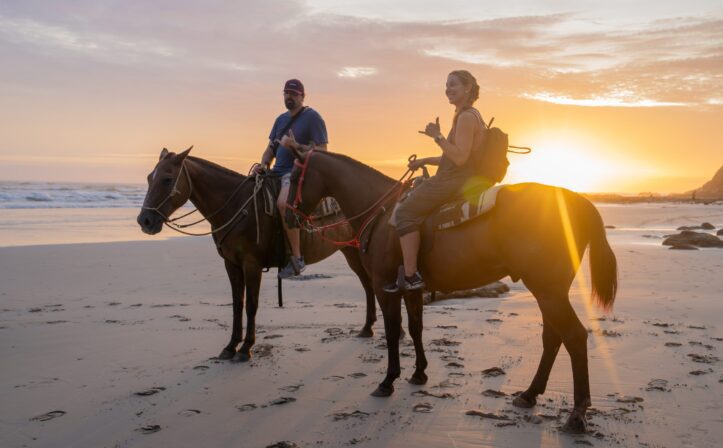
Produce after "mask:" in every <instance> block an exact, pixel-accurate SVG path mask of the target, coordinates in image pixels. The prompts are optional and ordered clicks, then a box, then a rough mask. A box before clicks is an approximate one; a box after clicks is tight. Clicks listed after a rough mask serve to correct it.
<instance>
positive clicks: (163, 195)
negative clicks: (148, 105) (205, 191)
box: [137, 146, 193, 235]
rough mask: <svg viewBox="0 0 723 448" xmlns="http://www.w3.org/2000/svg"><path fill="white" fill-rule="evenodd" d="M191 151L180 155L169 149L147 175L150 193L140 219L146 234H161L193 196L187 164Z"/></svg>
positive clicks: (188, 150)
mask: <svg viewBox="0 0 723 448" xmlns="http://www.w3.org/2000/svg"><path fill="white" fill-rule="evenodd" d="M192 148H193V146H191V147H190V148H188V149H187V150H185V151H183V152H182V153H180V154H176V153H174V152H169V151H168V150H167V149H166V148H163V151H161V155H160V158H159V159H158V163H157V164H156V166H155V168H154V169H153V171H151V173H150V174H149V175H148V191H147V192H146V197H145V199H144V200H143V206H142V207H141V212H140V214H139V215H138V219H137V221H138V224H139V225H140V226H141V230H143V232H145V233H147V234H149V235H155V234H156V233H158V232H160V231H161V229H162V228H163V223H164V222H167V221H168V220H169V217H170V216H171V215H172V214H173V212H175V211H176V210H177V209H178V208H179V207H181V206H182V205H183V204H185V203H186V201H188V199H189V197H190V196H191V189H192V186H191V178H190V175H189V174H188V168H186V164H185V162H184V161H185V160H186V156H187V155H188V153H189V152H191V149H192Z"/></svg>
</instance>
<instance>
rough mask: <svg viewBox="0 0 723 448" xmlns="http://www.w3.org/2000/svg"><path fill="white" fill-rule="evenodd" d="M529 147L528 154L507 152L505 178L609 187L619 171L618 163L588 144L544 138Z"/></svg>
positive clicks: (580, 188) (581, 187) (572, 186)
mask: <svg viewBox="0 0 723 448" xmlns="http://www.w3.org/2000/svg"><path fill="white" fill-rule="evenodd" d="M532 149H533V150H532V152H531V153H530V154H525V155H523V154H508V158H509V160H510V167H509V169H508V171H507V178H506V181H507V182H509V183H517V182H539V183H543V184H548V185H554V186H558V187H564V188H568V189H570V190H573V191H577V192H593V191H610V190H611V187H612V185H613V184H614V182H613V179H614V178H615V177H617V176H619V174H620V165H619V164H616V163H615V162H614V161H613V160H612V159H610V158H604V157H602V156H601V155H600V153H599V152H598V151H595V150H594V148H591V147H590V146H589V145H588V146H585V145H582V144H579V143H576V142H573V141H564V140H556V139H545V140H541V141H540V142H539V143H536V144H533V145H532ZM613 188H614V187H613Z"/></svg>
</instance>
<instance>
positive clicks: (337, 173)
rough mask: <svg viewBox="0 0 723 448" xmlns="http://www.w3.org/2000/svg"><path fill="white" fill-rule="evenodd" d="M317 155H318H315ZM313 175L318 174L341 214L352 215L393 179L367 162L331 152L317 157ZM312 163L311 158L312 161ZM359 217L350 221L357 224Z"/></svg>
mask: <svg viewBox="0 0 723 448" xmlns="http://www.w3.org/2000/svg"><path fill="white" fill-rule="evenodd" d="M317 157H318V156H317ZM319 159H321V160H320V161H319V162H320V163H318V164H317V165H316V167H315V168H316V171H317V172H316V173H315V174H314V175H315V176H320V177H321V179H323V180H324V183H325V184H326V189H327V191H329V194H330V195H331V196H333V197H334V199H336V201H337V202H338V203H339V207H341V210H342V212H344V216H346V217H347V218H352V217H356V216H358V215H360V214H361V213H364V212H367V211H370V210H369V209H370V208H371V207H372V206H374V205H375V203H376V202H378V201H379V200H380V199H381V197H382V196H383V195H384V194H387V193H389V192H390V190H391V189H392V188H393V187H394V184H395V183H396V181H395V180H394V179H392V178H390V177H387V176H385V175H383V174H382V173H380V172H378V171H376V170H375V169H373V168H370V167H368V166H366V165H363V164H361V163H358V162H356V163H355V161H352V160H345V159H340V158H335V157H333V156H331V155H325V156H323V157H319ZM312 164H313V161H312ZM362 221H363V220H362V219H355V220H353V221H352V222H351V225H352V227H354V228H357V227H359V226H360V225H361V224H362Z"/></svg>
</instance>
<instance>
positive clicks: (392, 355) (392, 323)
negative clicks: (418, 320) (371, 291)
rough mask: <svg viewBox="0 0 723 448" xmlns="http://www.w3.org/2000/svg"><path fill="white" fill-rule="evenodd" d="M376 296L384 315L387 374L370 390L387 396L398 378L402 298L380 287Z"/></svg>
mask: <svg viewBox="0 0 723 448" xmlns="http://www.w3.org/2000/svg"><path fill="white" fill-rule="evenodd" d="M376 292H377V297H382V300H381V301H380V305H381V308H382V316H383V317H384V332H385V333H386V339H387V357H388V360H387V361H388V364H387V376H386V377H385V378H384V381H382V382H381V384H379V386H378V387H377V389H376V390H375V391H374V392H372V396H374V397H388V396H390V395H391V394H392V393H393V392H394V380H396V379H397V378H399V375H400V374H401V367H400V366H399V328H400V325H401V322H402V300H401V298H400V297H399V294H387V293H385V292H384V291H382V289H381V287H379V288H377V289H376Z"/></svg>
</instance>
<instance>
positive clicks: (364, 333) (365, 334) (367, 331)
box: [356, 327, 374, 338]
mask: <svg viewBox="0 0 723 448" xmlns="http://www.w3.org/2000/svg"><path fill="white" fill-rule="evenodd" d="M372 336H374V330H372V329H371V328H367V327H364V328H362V329H361V330H360V331H359V333H357V335H356V337H358V338H370V337H372Z"/></svg>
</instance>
